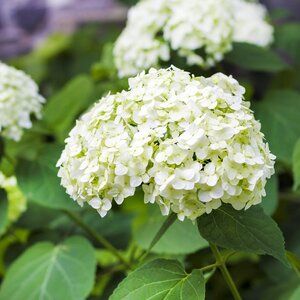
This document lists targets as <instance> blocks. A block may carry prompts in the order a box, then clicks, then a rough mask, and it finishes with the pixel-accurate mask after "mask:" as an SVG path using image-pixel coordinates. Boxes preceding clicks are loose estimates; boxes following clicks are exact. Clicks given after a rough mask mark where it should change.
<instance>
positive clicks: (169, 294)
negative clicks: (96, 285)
mask: <svg viewBox="0 0 300 300" xmlns="http://www.w3.org/2000/svg"><path fill="white" fill-rule="evenodd" d="M109 299H110V300H120V299H122V300H141V299H164V300H173V299H174V300H175V299H184V300H202V299H205V281H204V278H203V274H202V272H201V271H200V270H193V271H192V273H190V274H187V273H186V272H185V270H184V269H183V267H182V266H181V264H180V263H179V262H178V261H176V260H166V259H157V260H154V261H151V262H149V263H147V264H145V265H143V266H142V267H140V268H138V269H136V270H135V271H133V272H132V273H130V274H129V275H128V276H127V277H126V278H125V279H124V280H123V281H122V282H121V283H120V284H119V286H118V287H117V289H116V290H115V291H114V293H113V294H112V296H111V297H110V298H109Z"/></svg>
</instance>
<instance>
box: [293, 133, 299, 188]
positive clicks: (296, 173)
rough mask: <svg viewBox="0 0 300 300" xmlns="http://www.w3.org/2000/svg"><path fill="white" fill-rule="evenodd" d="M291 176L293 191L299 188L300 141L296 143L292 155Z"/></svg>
mask: <svg viewBox="0 0 300 300" xmlns="http://www.w3.org/2000/svg"><path fill="white" fill-rule="evenodd" d="M293 174H294V189H295V190H296V189H298V188H299V186H300V139H299V140H298V142H297V143H296V146H295V149H294V153H293Z"/></svg>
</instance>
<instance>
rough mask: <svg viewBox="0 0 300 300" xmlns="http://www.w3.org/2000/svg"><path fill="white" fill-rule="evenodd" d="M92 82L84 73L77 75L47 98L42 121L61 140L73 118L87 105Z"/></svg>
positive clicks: (72, 122) (68, 129)
mask: <svg viewBox="0 0 300 300" xmlns="http://www.w3.org/2000/svg"><path fill="white" fill-rule="evenodd" d="M92 91H93V83H92V81H91V79H90V78H89V77H88V76H86V75H79V76H77V77H75V78H74V79H72V80H71V81H70V82H69V83H67V84H66V86H65V87H64V88H63V89H62V90H61V91H60V92H58V93H57V94H55V95H54V96H53V97H52V98H50V99H49V101H48V103H47V105H46V107H45V109H44V121H45V122H46V124H47V125H48V126H49V128H51V129H52V130H54V132H55V133H56V135H57V136H58V138H59V139H60V140H63V139H64V138H65V137H66V135H67V133H68V132H69V131H70V129H71V128H72V126H73V125H74V124H75V119H76V118H77V117H78V116H79V115H80V114H81V113H82V112H83V111H84V110H85V109H86V108H87V107H88V105H89V104H90V102H91V99H90V96H91V94H92Z"/></svg>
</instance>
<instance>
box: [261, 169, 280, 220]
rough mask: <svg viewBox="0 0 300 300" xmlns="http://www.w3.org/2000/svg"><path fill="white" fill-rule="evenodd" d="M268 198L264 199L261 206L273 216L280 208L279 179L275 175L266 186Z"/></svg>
mask: <svg viewBox="0 0 300 300" xmlns="http://www.w3.org/2000/svg"><path fill="white" fill-rule="evenodd" d="M266 194H267V195H266V197H264V198H263V199H262V202H261V206H262V208H263V209H264V212H265V213H266V214H267V215H269V216H271V215H273V213H274V212H275V211H276V208H277V206H278V178H277V176H276V175H273V176H272V177H271V178H270V179H269V180H268V182H267V184H266Z"/></svg>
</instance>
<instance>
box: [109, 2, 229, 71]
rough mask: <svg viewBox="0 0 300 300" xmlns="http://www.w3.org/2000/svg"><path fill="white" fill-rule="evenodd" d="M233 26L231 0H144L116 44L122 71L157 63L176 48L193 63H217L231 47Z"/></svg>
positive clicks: (145, 67) (178, 52)
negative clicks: (229, 1) (229, 0)
mask: <svg viewBox="0 0 300 300" xmlns="http://www.w3.org/2000/svg"><path fill="white" fill-rule="evenodd" d="M232 27H233V20H232V14H231V12H230V9H229V3H228V0H218V1H216V0H205V1H199V0H189V1H185V0H142V1H141V2H139V3H138V4H137V5H136V6H135V7H133V8H131V9H130V10H129V13H128V21H127V26H126V28H125V30H124V31H123V32H122V34H121V35H120V37H119V39H118V40H117V42H116V45H115V49H114V55H115V62H116V65H117V68H118V70H119V75H120V76H121V77H123V76H130V75H135V74H137V73H139V72H140V71H142V70H144V69H149V68H150V67H151V66H157V65H159V62H160V61H167V60H169V59H170V55H171V51H172V50H173V51H177V54H178V55H179V56H182V57H184V58H186V60H187V63H188V64H190V65H193V64H197V65H199V66H203V67H210V66H213V65H214V64H215V62H217V61H220V60H221V59H222V57H223V54H224V53H225V52H227V51H228V50H230V48H231V36H232V30H233V28H232ZM197 50H199V51H197ZM197 52H199V53H197ZM200 52H203V53H201V54H200Z"/></svg>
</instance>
